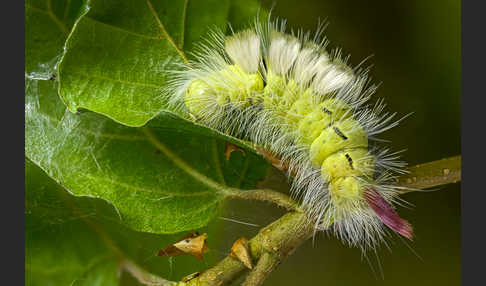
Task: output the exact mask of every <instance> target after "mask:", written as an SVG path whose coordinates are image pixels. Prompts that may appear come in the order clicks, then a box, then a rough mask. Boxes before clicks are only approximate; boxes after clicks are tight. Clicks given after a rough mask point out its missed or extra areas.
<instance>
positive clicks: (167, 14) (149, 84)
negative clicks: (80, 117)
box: [59, 0, 259, 126]
mask: <svg viewBox="0 0 486 286" xmlns="http://www.w3.org/2000/svg"><path fill="white" fill-rule="evenodd" d="M90 6H91V7H90V9H89V12H88V13H87V14H86V15H85V16H83V17H82V18H80V20H79V22H78V23H77V25H76V28H75V29H74V30H73V32H72V34H71V35H70V36H69V39H68V41H67V43H66V47H65V53H64V55H63V58H62V60H61V62H60V66H59V73H60V82H59V91H60V95H61V97H62V99H63V101H64V102H65V104H66V105H67V106H68V108H69V110H71V111H72V112H76V111H78V110H79V109H89V110H91V111H95V112H97V113H101V114H103V115H106V116H108V117H110V118H112V119H114V120H115V121H117V122H120V123H123V124H125V125H128V126H142V125H144V124H145V123H146V122H147V121H148V120H150V119H151V118H153V117H154V116H155V115H157V114H158V113H159V112H160V111H161V110H164V109H165V108H166V102H165V101H164V100H162V99H161V88H162V87H163V86H164V84H165V83H166V82H167V80H168V77H167V70H171V69H175V68H177V67H176V66H175V64H176V63H180V62H182V61H184V60H186V59H187V57H189V56H188V55H186V52H187V51H190V50H192V49H193V47H194V44H195V42H197V41H199V40H200V39H201V37H202V36H204V35H205V34H206V33H207V32H208V31H209V29H210V28H215V27H219V28H221V29H225V27H226V23H227V22H231V23H232V24H234V25H236V26H240V25H241V24H242V23H244V22H249V21H250V19H251V18H253V17H254V16H256V14H255V13H256V12H257V11H258V9H259V4H258V2H257V1H256V0H250V1H247V0H234V1H229V0H227V1H221V0H204V1H203V0H177V1H175V0H146V1H143V0H126V1H116V0H100V1H92V2H91V4H90Z"/></svg>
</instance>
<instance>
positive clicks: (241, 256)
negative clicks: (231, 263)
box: [230, 237, 253, 269]
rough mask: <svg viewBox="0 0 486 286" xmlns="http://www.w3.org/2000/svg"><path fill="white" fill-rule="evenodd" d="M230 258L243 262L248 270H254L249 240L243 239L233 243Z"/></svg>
mask: <svg viewBox="0 0 486 286" xmlns="http://www.w3.org/2000/svg"><path fill="white" fill-rule="evenodd" d="M230 256H231V257H233V258H236V259H238V260H239V261H241V262H242V263H243V264H244V265H245V266H246V267H247V268H249V269H252V268H253V266H252V264H251V256H250V251H249V249H248V240H247V239H246V238H245V237H242V238H240V239H238V240H237V241H235V243H233V246H232V247H231V254H230Z"/></svg>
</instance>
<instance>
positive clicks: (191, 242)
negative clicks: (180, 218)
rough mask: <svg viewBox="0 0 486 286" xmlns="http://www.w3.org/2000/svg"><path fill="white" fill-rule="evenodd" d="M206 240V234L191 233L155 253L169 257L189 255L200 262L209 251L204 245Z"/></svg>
mask: <svg viewBox="0 0 486 286" xmlns="http://www.w3.org/2000/svg"><path fill="white" fill-rule="evenodd" d="M207 238H208V235H207V234H206V233H203V234H201V235H199V233H197V232H191V233H189V234H187V235H186V236H184V237H183V238H181V239H179V240H178V241H176V242H175V243H174V244H172V245H170V246H168V247H166V248H164V249H162V250H160V251H159V253H157V256H170V257H171V256H179V255H184V254H189V255H192V256H194V257H196V258H197V259H199V260H202V259H203V254H204V253H207V252H208V251H209V248H208V246H207V245H206V239H207Z"/></svg>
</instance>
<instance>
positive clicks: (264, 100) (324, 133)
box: [166, 22, 412, 249]
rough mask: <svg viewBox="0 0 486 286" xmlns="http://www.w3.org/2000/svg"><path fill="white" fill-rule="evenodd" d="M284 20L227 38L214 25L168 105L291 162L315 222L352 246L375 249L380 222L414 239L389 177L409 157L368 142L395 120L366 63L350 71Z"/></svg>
mask: <svg viewBox="0 0 486 286" xmlns="http://www.w3.org/2000/svg"><path fill="white" fill-rule="evenodd" d="M284 31H285V26H284V25H283V24H282V23H278V22H268V23H266V24H259V23H257V24H255V26H254V27H253V28H251V29H248V30H244V31H241V32H238V33H234V34H233V35H231V36H227V37H225V36H224V35H223V34H222V33H218V32H214V33H213V34H212V36H211V40H209V41H208V42H209V43H208V44H206V45H201V46H200V51H199V52H198V53H196V54H195V57H196V59H197V60H196V61H195V62H191V63H190V64H188V65H186V66H184V68H183V70H182V71H175V72H174V75H175V77H174V80H173V81H172V82H171V84H170V85H169V89H168V91H167V93H166V94H167V96H168V97H169V102H170V103H171V104H172V105H173V106H174V107H175V108H177V109H178V110H180V112H181V114H182V115H183V116H190V117H192V118H195V119H196V120H197V121H199V122H201V123H202V124H205V125H207V126H209V127H211V128H214V129H217V130H220V131H222V132H225V133H227V134H229V135H232V136H235V137H239V138H242V139H245V140H249V141H251V142H253V143H254V144H256V145H258V146H261V147H263V148H264V149H265V150H268V151H270V152H271V153H273V154H275V155H276V156H278V157H280V158H281V160H282V161H284V162H286V163H287V164H288V166H289V170H288V171H289V174H292V177H293V178H292V193H293V195H294V196H295V197H296V198H297V199H300V200H301V201H302V204H303V206H304V208H305V209H306V210H307V213H308V214H309V218H310V219H309V222H313V223H315V226H316V228H317V229H329V230H331V231H334V233H335V234H336V235H337V236H338V237H339V238H341V239H343V240H344V241H346V242H348V243H349V244H350V245H353V246H359V247H362V248H363V249H365V248H373V247H374V246H375V245H376V243H378V242H379V241H380V240H382V239H383V238H384V236H385V235H386V234H387V231H386V229H385V228H384V225H386V226H388V227H389V228H391V229H392V230H394V231H395V232H398V233H400V234H402V235H403V236H405V237H408V238H411V236H412V229H411V226H410V225H409V224H408V222H406V221H405V220H403V219H401V218H400V217H399V216H398V215H397V214H396V212H395V211H394V209H393V207H392V206H391V205H392V204H393V203H394V202H395V201H396V200H397V195H398V191H397V190H398V188H397V187H394V186H393V184H392V180H393V178H394V175H393V174H394V173H396V172H402V168H403V166H404V164H403V163H402V162H400V161H397V160H396V159H398V156H397V153H391V154H390V153H387V151H388V149H382V150H377V149H376V148H375V147H372V146H370V139H373V138H372V137H373V136H374V135H376V134H378V133H381V132H383V131H385V130H388V129H389V128H391V127H393V126H396V125H397V122H391V120H392V118H393V117H394V115H395V114H391V115H390V114H389V113H383V110H384V104H383V102H382V101H378V103H377V104H375V105H374V106H371V105H369V104H366V102H367V101H368V99H369V98H370V96H371V95H372V93H373V92H374V90H375V86H372V85H371V86H369V85H368V81H369V80H368V77H367V74H366V70H364V71H363V70H357V69H352V68H350V67H349V66H348V65H346V61H345V60H343V59H341V57H340V53H339V52H334V53H328V52H327V51H326V50H325V43H326V41H325V40H324V39H323V38H322V37H321V36H320V32H321V30H320V29H318V31H319V32H318V34H317V35H316V36H315V37H314V39H313V40H309V34H302V33H301V34H300V36H298V37H296V36H294V35H290V34H285V33H284Z"/></svg>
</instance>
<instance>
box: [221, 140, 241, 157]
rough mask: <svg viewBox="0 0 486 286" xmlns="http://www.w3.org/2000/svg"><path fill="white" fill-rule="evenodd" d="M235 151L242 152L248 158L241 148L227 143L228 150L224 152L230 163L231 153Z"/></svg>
mask: <svg viewBox="0 0 486 286" xmlns="http://www.w3.org/2000/svg"><path fill="white" fill-rule="evenodd" d="M233 151H240V152H241V153H243V155H245V156H246V152H245V149H243V148H241V147H239V146H236V145H233V144H231V143H230V142H228V141H226V149H225V150H224V155H225V156H226V161H228V160H229V159H230V157H231V152H233Z"/></svg>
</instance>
